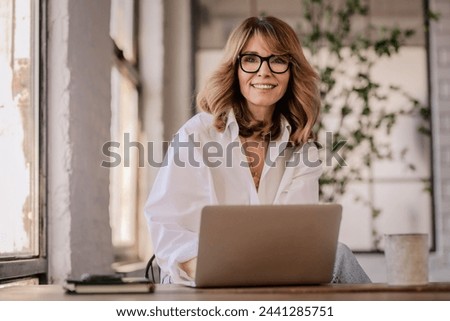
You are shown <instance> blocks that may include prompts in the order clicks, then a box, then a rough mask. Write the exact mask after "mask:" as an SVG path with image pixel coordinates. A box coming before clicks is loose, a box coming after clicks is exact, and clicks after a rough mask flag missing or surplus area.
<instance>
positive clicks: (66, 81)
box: [47, 0, 113, 283]
mask: <svg viewBox="0 0 450 321" xmlns="http://www.w3.org/2000/svg"><path fill="white" fill-rule="evenodd" d="M48 9H49V12H48V92H47V94H48V106H47V108H48V110H47V115H48V249H49V251H48V253H49V257H48V260H49V280H50V282H54V283H60V282H62V281H64V279H65V278H66V277H67V276H68V275H72V276H79V275H81V274H82V273H85V272H89V273H108V272H111V263H112V262H113V251H112V243H111V228H110V225H109V210H108V208H109V171H108V169H105V168H102V167H101V166H100V164H101V161H102V154H101V150H102V149H101V147H102V145H103V144H104V143H105V142H106V141H108V140H110V123H111V105H110V104H111V102H110V101H111V89H110V88H111V84H110V74H111V64H112V59H111V58H112V52H113V50H112V43H111V40H110V36H109V15H110V1H109V0H96V1H91V0H77V1H69V0H49V1H48Z"/></svg>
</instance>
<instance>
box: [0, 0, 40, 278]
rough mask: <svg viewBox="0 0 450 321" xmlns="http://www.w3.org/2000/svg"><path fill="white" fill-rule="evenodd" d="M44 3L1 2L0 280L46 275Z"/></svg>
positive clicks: (18, 0) (27, 0)
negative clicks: (42, 121)
mask: <svg viewBox="0 0 450 321" xmlns="http://www.w3.org/2000/svg"><path fill="white" fill-rule="evenodd" d="M39 4H40V2H39V1H33V0H0V39H1V40H0V74H1V77H0V154H1V155H2V156H1V157H0V168H1V179H0V212H1V214H0V280H12V279H17V278H20V277H38V278H40V279H43V278H44V277H45V273H46V260H45V230H44V218H45V216H44V212H43V210H42V209H43V208H44V202H43V200H44V193H41V191H42V190H43V186H44V182H43V180H41V173H42V171H41V166H42V164H44V162H43V157H41V155H44V153H43V151H44V150H43V148H44V145H43V144H42V143H43V139H42V138H41V135H40V133H41V132H42V128H41V127H40V121H39V120H40V118H41V117H42V112H41V110H40V108H39V101H40V97H39V88H40V87H39V79H40V70H39V66H40V63H41V57H40V55H39V52H40V50H39V49H40V37H39V32H40V25H39V23H40V20H39V13H40V12H39V11H40V6H39ZM42 10H43V9H42Z"/></svg>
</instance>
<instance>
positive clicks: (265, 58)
mask: <svg viewBox="0 0 450 321" xmlns="http://www.w3.org/2000/svg"><path fill="white" fill-rule="evenodd" d="M245 56H256V57H258V58H259V59H260V60H261V61H260V64H259V67H258V68H257V69H256V70H255V71H247V70H245V69H244V67H242V57H245ZM273 57H288V58H289V62H288V64H287V67H286V70H285V71H281V72H280V71H273V70H272V67H271V66H270V59H271V58H273ZM237 58H238V61H239V67H240V68H241V70H242V71H243V72H246V73H248V74H255V73H257V72H258V71H259V70H260V69H261V66H262V64H263V62H264V61H267V66H269V69H270V71H271V72H273V73H274V74H284V73H285V72H287V71H288V70H289V68H290V67H291V63H292V57H291V56H289V55H270V56H267V57H261V56H260V55H257V54H253V53H248V54H242V55H239V56H237Z"/></svg>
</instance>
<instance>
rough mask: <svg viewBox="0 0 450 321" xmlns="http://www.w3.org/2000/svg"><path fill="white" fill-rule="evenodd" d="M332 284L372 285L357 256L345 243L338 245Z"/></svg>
mask: <svg viewBox="0 0 450 321" xmlns="http://www.w3.org/2000/svg"><path fill="white" fill-rule="evenodd" d="M331 283H371V281H370V278H369V277H368V276H367V274H366V272H364V270H363V268H362V267H361V265H359V263H358V261H357V260H356V257H355V255H354V254H353V253H352V251H351V250H350V249H349V248H348V247H347V245H345V244H343V243H338V247H337V251H336V261H335V263H334V270H333V279H332V280H331Z"/></svg>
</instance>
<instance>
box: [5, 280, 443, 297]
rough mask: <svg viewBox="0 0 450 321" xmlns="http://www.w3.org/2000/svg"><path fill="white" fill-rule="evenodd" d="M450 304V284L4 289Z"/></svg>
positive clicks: (11, 290) (22, 293)
mask: <svg viewBox="0 0 450 321" xmlns="http://www.w3.org/2000/svg"><path fill="white" fill-rule="evenodd" d="M70 300H76V301H98V300H102V301H110V300H111V301H141V300H142V301H210V300H211V301H246V300H247V301H248V300H250V301H261V300H263V301H333V300H337V301H352V300H361V301H363V300H368V301H379V300H382V301H391V300H405V301H412V300H419V301H436V300H440V301H450V283H430V284H428V285H424V286H389V285H386V284H382V283H373V284H359V285H351V284H329V285H319V286H283V287H249V288H214V289H194V288H189V287H184V286H179V285H160V284H158V285H156V288H155V292H154V293H143V294H123V293H118V294H83V295H81V294H67V293H65V291H64V289H63V288H62V286H61V285H29V286H11V287H6V288H2V289H0V301H70Z"/></svg>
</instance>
